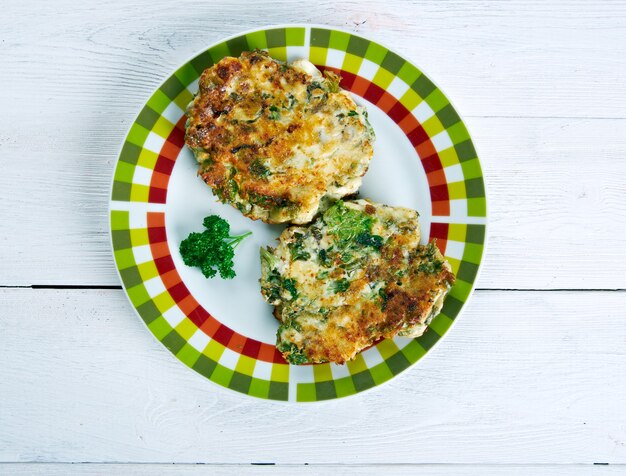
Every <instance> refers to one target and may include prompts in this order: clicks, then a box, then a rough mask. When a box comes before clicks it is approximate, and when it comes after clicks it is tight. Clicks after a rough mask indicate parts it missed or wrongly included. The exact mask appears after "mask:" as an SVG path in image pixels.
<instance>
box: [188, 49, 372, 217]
mask: <svg viewBox="0 0 626 476" xmlns="http://www.w3.org/2000/svg"><path fill="white" fill-rule="evenodd" d="M339 80H340V78H339V77H338V76H337V75H335V74H333V73H331V72H327V73H326V74H325V75H322V73H320V71H319V70H317V69H316V68H315V66H313V64H311V63H310V62H308V61H305V60H298V61H295V62H294V63H292V64H287V63H282V62H279V61H276V60H274V59H272V58H270V57H269V56H268V54H267V53H265V52H262V51H254V52H246V53H243V54H242V55H241V56H240V57H239V58H232V57H227V58H224V59H222V60H221V61H219V62H218V63H217V64H215V65H214V66H212V67H211V68H209V69H207V70H205V71H204V72H203V73H202V75H201V77H200V81H199V91H198V94H197V95H196V97H195V98H194V100H193V101H192V102H191V103H190V105H189V107H188V110H187V116H188V121H187V126H186V135H185V142H186V144H187V145H188V146H189V147H190V148H191V150H192V151H193V153H194V155H195V157H196V159H197V161H198V163H199V164H200V169H199V171H198V174H199V175H200V176H201V177H202V179H204V181H205V182H206V183H207V184H208V185H209V186H210V187H211V188H212V189H213V191H214V193H215V194H216V195H217V197H218V198H219V200H220V201H222V202H224V203H230V204H231V205H233V206H235V207H236V208H238V209H239V210H240V211H241V212H242V213H243V214H244V215H246V216H247V217H250V218H252V219H260V220H263V221H265V222H267V223H284V222H292V223H298V224H301V223H307V222H309V221H311V220H312V219H313V217H314V216H315V214H316V213H317V212H318V210H319V209H320V205H322V209H323V206H324V205H325V204H326V203H329V202H332V201H334V200H336V199H338V198H341V197H344V196H346V195H349V194H352V193H354V192H356V190H357V189H358V188H359V186H360V184H361V179H362V176H363V175H364V174H365V172H366V171H367V168H368V165H369V162H370V159H371V158H372V155H373V148H372V142H373V139H374V133H373V131H372V128H371V126H370V125H369V123H368V121H367V113H366V111H365V109H364V108H362V107H359V106H357V105H356V103H355V102H354V100H353V99H352V98H351V97H350V95H349V93H348V92H346V91H343V90H342V89H340V88H339V86H338V84H339Z"/></svg>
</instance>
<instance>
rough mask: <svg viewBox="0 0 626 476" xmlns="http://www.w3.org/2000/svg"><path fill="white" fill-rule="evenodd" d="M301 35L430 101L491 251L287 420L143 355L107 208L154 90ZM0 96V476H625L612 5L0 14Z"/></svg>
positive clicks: (619, 80)
mask: <svg viewBox="0 0 626 476" xmlns="http://www.w3.org/2000/svg"><path fill="white" fill-rule="evenodd" d="M301 22H307V23H308V22H312V23H322V24H327V25H330V26H337V27H342V28H346V29H349V30H352V31H355V32H358V33H360V34H362V35H364V36H366V37H369V38H371V39H373V40H375V41H379V42H381V43H383V44H386V45H388V46H389V47H390V48H392V49H394V50H395V51H397V52H398V53H399V54H400V55H402V56H404V57H405V58H407V59H409V60H411V61H413V62H414V63H415V64H417V65H419V66H420V67H421V68H422V69H423V70H424V71H425V72H426V74H428V75H429V77H431V79H433V80H434V81H435V82H436V83H437V84H438V85H439V86H440V87H441V88H442V90H443V91H444V92H445V93H446V94H447V95H448V97H450V98H451V100H452V101H453V102H454V104H455V106H456V107H457V109H458V111H459V112H460V113H461V114H462V115H463V117H464V118H465V120H466V123H467V125H468V127H469V129H470V131H471V133H472V135H473V138H474V141H475V143H476V146H477V148H478V151H479V154H480V157H481V161H482V165H483V169H484V173H485V179H486V182H487V188H488V199H489V225H490V229H489V238H488V246H487V254H486V259H485V261H484V265H483V269H482V273H481V276H480V279H479V281H478V284H477V289H476V291H475V293H474V295H473V297H472V298H471V299H470V301H469V303H468V305H467V307H466V309H465V310H464V313H463V316H462V317H461V318H460V319H459V322H458V323H457V325H456V326H455V327H454V328H453V329H452V330H451V331H450V332H449V334H448V335H447V336H446V338H445V339H443V341H442V342H441V344H440V345H439V346H437V348H436V349H434V350H433V351H432V352H431V353H430V354H429V356H428V357H427V358H425V359H423V360H422V361H420V362H419V363H418V364H417V365H415V366H414V367H413V368H411V369H410V370H408V371H406V372H404V373H403V374H401V375H400V376H399V377H397V378H395V379H393V380H392V381H391V382H390V383H389V384H386V385H384V386H382V387H377V388H376V389H373V390H372V391H369V392H366V393H365V394H362V395H358V396H355V397H351V398H347V399H343V400H338V401H332V402H328V403H323V404H313V405H305V406H302V405H300V406H294V405H285V404H279V403H273V402H266V401H260V400H257V399H253V398H249V397H246V396H243V395H240V394H237V393H234V392H229V391H226V390H222V389H220V388H218V387H217V386H215V385H214V384H212V383H211V382H209V381H207V380H205V379H204V378H202V377H200V376H199V375H198V374H196V373H195V372H193V371H190V370H188V369H186V368H185V367H184V366H182V365H181V364H180V363H179V362H177V361H176V359H175V358H174V357H173V356H172V355H171V354H170V353H169V352H168V351H167V350H166V349H165V348H164V347H163V346H162V345H161V344H160V343H158V342H157V341H156V340H155V339H154V338H153V337H152V336H151V335H150V334H149V333H148V332H147V331H146V329H145V327H144V325H143V323H142V322H141V321H140V320H139V319H138V318H137V317H136V315H135V313H134V311H133V309H132V308H131V306H130V305H129V304H128V302H127V300H126V298H125V296H124V292H123V291H122V290H121V288H120V286H119V284H120V283H119V280H118V277H117V275H116V272H115V268H114V263H113V260H112V256H111V251H110V245H109V235H108V221H107V206H108V198H109V191H110V181H111V176H112V170H113V167H114V164H115V161H116V155H117V152H118V150H119V147H120V144H121V142H122V140H123V138H124V134H125V132H126V130H127V128H128V126H129V124H130V123H131V122H132V121H133V120H134V117H135V115H136V114H137V112H138V111H139V109H140V107H141V106H142V105H143V104H144V102H145V101H146V99H147V98H148V97H149V96H150V94H151V92H152V91H153V90H154V89H155V88H156V87H157V86H158V85H159V84H160V82H161V81H162V80H163V79H164V78H166V77H167V76H168V75H169V74H171V72H172V71H174V70H175V69H176V68H177V67H178V66H179V65H180V64H181V63H183V62H184V61H186V60H187V59H188V58H189V57H191V56H192V55H193V54H194V53H196V52H198V51H200V50H203V49H204V48H206V46H208V45H209V44H211V43H212V42H215V41H217V40H219V39H221V38H223V37H225V36H229V35H231V34H234V33H237V32H239V31H242V30H247V29H251V28H254V27H258V26H262V25H267V24H276V23H301ZM0 85H1V87H0V110H1V111H2V114H1V115H0V159H1V164H2V173H0V190H1V192H0V214H1V215H0V217H1V220H0V244H1V246H0V262H1V263H2V264H1V265H0V286H1V287H0V295H1V297H0V473H3V474H33V473H38V472H40V473H45V474H59V475H61V474H72V473H77V474H112V473H125V474H146V473H149V474H196V473H197V474H218V475H221V474H242V475H248V474H250V475H257V474H280V475H291V474H300V473H301V474H307V475H308V474H338V475H344V474H345V475H349V474H371V475H375V474H376V475H378V474H407V475H409V474H434V475H458V474H476V475H492V474H507V475H513V476H516V475H528V474H532V475H543V474H546V475H547V474H563V475H566V474H567V475H569V474H573V475H587V474H626V2H625V1H605V2H589V1H565V0H564V1H467V0H457V1H450V2H442V1H415V2H405V1H398V0H393V1H380V0H379V1H364V2H358V1H348V2H342V1H327V0H317V1H315V2H303V1H295V0H279V1H275V2H250V1H249V0H238V1H223V0H220V1H214V2H195V1H189V2H187V1H186V2H178V3H177V2H172V1H163V0H151V1H145V0H134V1H125V0H114V1H109V2H79V1H67V0H63V1H56V2H44V1H43V0H40V1H31V0H9V1H8V2H3V3H2V13H1V14H0ZM70 463H71V464H70ZM171 463H177V464H176V465H172V464H171ZM197 463H203V465H198V464H197ZM258 463H271V464H274V466H267V465H258ZM205 465H206V466H205Z"/></svg>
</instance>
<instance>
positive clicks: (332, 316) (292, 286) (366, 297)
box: [261, 200, 455, 364]
mask: <svg viewBox="0 0 626 476" xmlns="http://www.w3.org/2000/svg"><path fill="white" fill-rule="evenodd" d="M419 240H420V232H419V224H418V214H417V212H415V211H413V210H409V209H406V208H400V207H390V206H386V205H381V204H376V203H372V202H369V201H366V200H356V201H346V202H343V201H341V200H340V201H338V202H336V203H335V204H334V205H333V206H331V207H330V208H329V209H328V210H326V211H325V212H324V214H323V215H321V216H320V217H319V218H318V219H317V220H316V221H315V222H313V223H312V224H311V225H309V226H306V227H297V226H292V227H289V228H287V229H286V230H284V231H283V233H282V234H281V236H280V237H279V244H278V246H277V247H276V248H275V249H273V248H267V249H264V248H262V249H261V263H262V277H261V293H262V294H263V297H264V298H265V300H266V301H267V302H268V303H270V304H273V305H274V306H275V312H274V315H275V316H276V318H277V319H278V320H279V321H280V326H279V328H278V332H277V347H278V349H279V350H280V351H281V352H282V353H283V355H284V357H285V359H286V360H287V361H288V362H290V363H292V364H304V363H319V362H337V363H343V362H345V361H347V360H350V359H352V358H354V356H355V355H356V354H357V353H358V352H359V351H361V350H363V349H364V348H366V347H368V346H370V345H371V344H373V343H374V342H376V341H378V340H379V339H381V338H391V337H394V336H396V335H401V336H408V337H417V336H420V335H421V334H422V333H423V332H424V331H425V330H426V327H427V325H428V324H429V323H430V321H431V320H432V319H433V317H435V316H436V315H437V314H438V313H439V311H440V310H441V307H442V306H443V300H444V297H445V295H446V293H447V292H448V290H449V289H450V286H451V285H452V284H453V283H454V279H455V277H454V274H453V273H452V271H451V267H450V265H449V263H448V262H447V261H446V260H445V258H444V257H443V256H442V255H441V253H440V252H439V250H438V248H437V246H436V245H435V243H434V242H431V243H429V244H428V245H425V246H423V245H420V244H419Z"/></svg>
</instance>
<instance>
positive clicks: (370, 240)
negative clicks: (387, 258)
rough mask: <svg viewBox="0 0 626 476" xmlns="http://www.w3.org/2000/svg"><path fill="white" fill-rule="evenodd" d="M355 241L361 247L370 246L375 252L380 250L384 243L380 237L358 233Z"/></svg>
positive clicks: (367, 233)
mask: <svg viewBox="0 0 626 476" xmlns="http://www.w3.org/2000/svg"><path fill="white" fill-rule="evenodd" d="M355 241H356V242H357V243H359V244H361V245H363V246H371V247H372V248H375V249H377V250H380V249H381V248H382V246H383V244H384V243H385V239H384V238H383V237H382V236H379V235H372V234H371V233H369V232H362V233H359V234H358V235H357V236H356V240H355Z"/></svg>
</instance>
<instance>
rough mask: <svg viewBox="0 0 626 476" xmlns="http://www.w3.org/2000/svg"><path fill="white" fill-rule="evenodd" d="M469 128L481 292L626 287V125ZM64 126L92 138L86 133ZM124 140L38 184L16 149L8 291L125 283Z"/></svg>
mask: <svg viewBox="0 0 626 476" xmlns="http://www.w3.org/2000/svg"><path fill="white" fill-rule="evenodd" d="M88 114H90V113H88ZM84 121H87V118H84ZM468 124H469V126H470V128H471V130H472V131H473V133H474V137H475V139H476V142H477V144H478V146H479V148H480V152H481V160H482V163H483V168H484V174H485V179H486V182H487V186H488V190H487V192H488V200H489V220H490V223H489V240H488V247H487V255H486V256H487V258H486V260H485V264H484V269H483V272H482V274H481V276H480V279H479V281H478V286H479V287H483V288H530V289H537V288H539V289H550V288H552V289H554V288H557V289H559V288H575V289H577V288H588V289H589V288H590V289H594V288H595V289H597V288H622V289H623V288H626V273H624V272H623V263H625V262H626V200H624V197H625V196H626V121H618V120H609V121H599V120H590V119H535V120H533V121H529V120H527V119H493V118H470V119H469V120H468ZM58 127H63V128H66V127H67V129H66V131H65V133H66V134H68V135H70V136H78V135H80V134H81V130H80V126H79V125H78V124H73V125H67V124H63V123H59V124H58ZM93 134H96V131H93ZM121 137H122V135H120V136H119V137H117V138H114V137H113V136H110V140H111V143H110V144H108V145H106V146H105V145H104V144H100V146H99V147H101V148H102V149H104V148H106V150H108V152H107V153H106V154H104V153H99V154H98V155H94V156H92V157H89V156H87V155H86V154H83V153H81V152H80V151H79V150H78V149H79V148H80V145H79V139H78V137H75V140H74V139H70V140H69V141H68V144H69V145H68V146H67V147H64V148H65V149H67V148H76V150H74V151H68V150H65V151H58V152H54V151H49V152H47V153H46V154H45V155H42V156H35V157H34V160H35V161H36V162H37V163H38V166H37V168H38V170H39V173H38V174H35V175H33V174H31V171H32V167H33V164H32V163H31V162H29V161H27V160H24V154H23V151H22V146H21V145H16V146H14V147H8V149H9V150H8V151H7V153H6V154H5V155H4V158H3V160H4V161H5V163H6V164H8V167H7V170H6V171H5V173H4V174H3V175H2V176H0V187H2V190H3V191H4V197H3V200H2V201H1V202H0V209H1V210H2V215H3V217H4V220H2V221H0V237H1V238H0V239H1V240H2V243H3V246H2V247H0V260H1V261H2V262H3V263H4V264H5V267H4V269H3V271H2V272H1V273H0V284H2V285H32V284H90V285H114V284H119V280H118V278H117V275H116V273H115V270H114V267H113V266H114V265H113V261H112V257H111V251H110V244H109V236H108V218H107V206H108V204H107V200H108V196H109V188H110V179H111V173H112V168H113V162H114V157H115V153H116V149H117V147H118V142H119V141H121ZM590 137H593V141H590ZM72 144H74V145H72ZM95 153H96V151H95V150H94V154H95ZM26 177H28V179H26ZM50 184H55V185H54V188H51V186H50ZM207 200H212V197H211V196H210V192H209V190H208V189H207Z"/></svg>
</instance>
